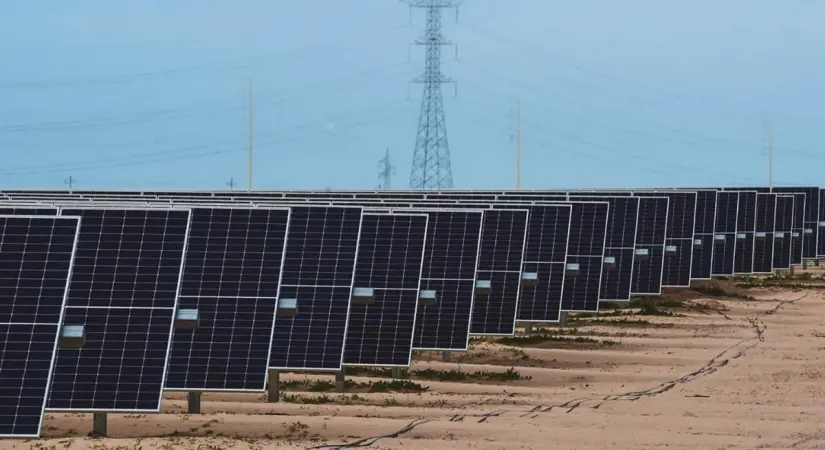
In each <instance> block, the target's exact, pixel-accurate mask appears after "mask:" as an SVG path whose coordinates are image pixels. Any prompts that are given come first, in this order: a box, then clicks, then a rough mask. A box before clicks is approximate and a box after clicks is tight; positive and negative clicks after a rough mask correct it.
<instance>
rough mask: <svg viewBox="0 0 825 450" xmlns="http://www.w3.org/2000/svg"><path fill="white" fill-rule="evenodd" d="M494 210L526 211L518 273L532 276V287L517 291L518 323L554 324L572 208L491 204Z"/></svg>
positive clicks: (559, 299)
mask: <svg viewBox="0 0 825 450" xmlns="http://www.w3.org/2000/svg"><path fill="white" fill-rule="evenodd" d="M493 207H494V208H499V207H500V208H515V207H518V208H527V209H528V211H529V217H528V225H527V238H526V242H525V246H524V256H523V260H524V264H523V266H522V273H535V274H536V275H537V281H536V283H535V284H533V285H530V284H524V285H522V286H521V292H519V301H518V312H517V314H516V317H517V319H518V320H521V321H525V322H556V321H558V320H559V316H560V314H561V301H562V293H563V288H564V267H565V264H566V263H567V239H568V235H569V233H570V220H571V217H572V205H570V204H565V205H524V204H520V205H518V206H516V204H514V203H507V204H501V205H494V206H493Z"/></svg>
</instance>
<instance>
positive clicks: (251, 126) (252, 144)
mask: <svg viewBox="0 0 825 450" xmlns="http://www.w3.org/2000/svg"><path fill="white" fill-rule="evenodd" d="M252 98H253V95H252V79H251V78H250V79H249V100H248V102H249V161H248V162H249V190H250V191H251V190H252V167H253V164H252V161H253V160H252V156H253V154H254V152H255V117H254V115H253V113H254V110H253V107H252Z"/></svg>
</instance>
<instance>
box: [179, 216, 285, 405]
mask: <svg viewBox="0 0 825 450" xmlns="http://www.w3.org/2000/svg"><path fill="white" fill-rule="evenodd" d="M288 224H289V208H281V209H266V208H255V209H250V208H194V209H193V210H192V219H191V225H190V231H189V244H188V247H187V250H186V262H185V266H184V269H183V280H182V282H181V294H180V299H179V300H178V310H180V311H182V310H189V311H196V312H197V323H196V324H194V325H189V326H186V327H184V328H179V329H177V330H175V333H174V337H173V339H172V353H171V358H170V360H169V369H168V375H167V377H166V389H169V390H194V391H239V392H243V391H261V390H263V389H264V388H265V383H266V376H267V367H268V363H269V361H268V358H269V351H270V346H271V344H272V324H273V322H274V320H275V303H276V301H277V298H278V284H279V281H280V279H281V267H282V259H283V255H284V245H285V242H286V231H287V226H288Z"/></svg>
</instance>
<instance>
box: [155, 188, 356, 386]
mask: <svg viewBox="0 0 825 450" xmlns="http://www.w3.org/2000/svg"><path fill="white" fill-rule="evenodd" d="M189 209H190V211H191V210H195V209H238V210H253V209H260V210H277V211H283V210H286V211H287V220H286V231H285V233H284V243H283V245H282V251H281V270H280V273H279V274H278V297H276V298H275V299H274V300H275V301H277V299H278V298H280V293H281V276H282V275H283V273H284V259H285V258H286V242H287V239H289V224H290V221H291V219H292V208H291V207H288V206H287V207H266V208H262V207H261V208H259V207H253V206H251V205H243V204H233V205H230V206H195V205H191V206H189ZM189 226H190V229H191V226H192V214H191V212H190V215H189ZM188 240H189V231H188V230H187V242H186V247H184V252H183V264H184V268H183V270H182V271H181V281H180V283H179V287H178V291H179V292H180V289H181V288H182V285H183V273H184V272H185V271H186V260H187V258H188V255H189V242H188ZM198 297H199V296H194V295H180V294H178V300H180V298H198ZM222 298H236V297H232V296H222ZM253 298H255V299H256V300H259V299H263V298H266V297H253ZM276 305H277V304H276ZM175 310H176V311H177V308H176V309H175ZM275 312H276V311H273V313H272V314H273V317H272V325H271V326H270V330H269V348H268V350H267V355H266V361H267V362H266V369H265V371H266V374H265V376H264V383H263V386H261V388H260V389H210V388H166V375H164V388H163V389H164V391H165V392H224V393H260V392H264V391H265V390H266V386H267V383H268V381H269V370H268V368H269V358H270V356H271V355H272V344H273V342H272V341H273V334H274V333H275ZM348 319H349V318H348ZM172 327H173V330H174V320H173V321H172ZM172 340H173V341H174V335H173V336H172ZM171 350H172V348H171V346H170V347H169V355H171ZM166 365H167V368H166V370H165V372H166V374H168V372H169V368H168V366H169V356H167V362H166Z"/></svg>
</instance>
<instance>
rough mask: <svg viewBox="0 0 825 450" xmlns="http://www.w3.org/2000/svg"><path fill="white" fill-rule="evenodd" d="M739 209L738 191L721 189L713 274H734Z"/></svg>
mask: <svg viewBox="0 0 825 450" xmlns="http://www.w3.org/2000/svg"><path fill="white" fill-rule="evenodd" d="M738 211H739V194H738V193H737V192H729V191H720V192H719V193H718V194H717V197H716V225H715V226H714V234H713V265H712V269H711V276H728V275H733V270H734V261H735V259H734V257H735V252H736V223H737V218H738V216H739V212H738Z"/></svg>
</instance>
